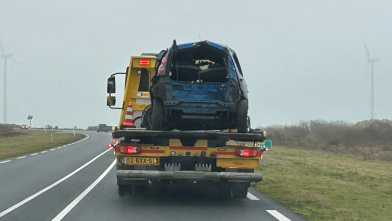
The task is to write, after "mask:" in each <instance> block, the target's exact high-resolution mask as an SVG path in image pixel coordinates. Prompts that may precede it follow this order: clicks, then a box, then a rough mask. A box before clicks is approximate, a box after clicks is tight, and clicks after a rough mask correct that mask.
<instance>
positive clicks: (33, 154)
mask: <svg viewBox="0 0 392 221" xmlns="http://www.w3.org/2000/svg"><path fill="white" fill-rule="evenodd" d="M37 154H38V153H32V154H30V155H31V156H35V155H37Z"/></svg>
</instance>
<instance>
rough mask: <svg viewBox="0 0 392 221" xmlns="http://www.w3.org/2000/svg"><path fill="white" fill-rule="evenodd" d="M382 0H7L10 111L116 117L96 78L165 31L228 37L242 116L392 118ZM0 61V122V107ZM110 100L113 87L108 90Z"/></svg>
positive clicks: (43, 121) (21, 115)
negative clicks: (370, 59)
mask: <svg viewBox="0 0 392 221" xmlns="http://www.w3.org/2000/svg"><path fill="white" fill-rule="evenodd" d="M391 12H392V1H390V0H385V1H380V0H378V1H374V0H369V1H368V0H360V1H357V0H352V1H348V0H343V1H341V0H335V1H315V0H295V1H290V0H274V1H227V0H225V1H200V0H199V1H180V0H179V1H174V0H171V1H125V0H124V1H87V0H73V1H61V0H57V1H50V0H41V1H31V0H30V1H27V0H18V1H6V0H0V37H1V39H2V40H3V44H4V47H5V51H6V52H10V53H12V54H13V57H12V58H14V59H16V60H18V61H20V62H23V64H18V63H16V62H12V61H9V62H8V122H9V123H16V124H28V121H27V116H28V115H33V116H34V118H33V123H32V125H33V126H44V125H47V124H50V125H53V126H54V125H58V126H60V127H73V126H78V127H87V126H89V125H98V124H99V123H108V124H110V125H117V124H118V120H119V115H120V112H119V111H118V110H110V109H109V108H108V107H106V96H107V94H106V91H105V90H106V79H107V77H108V76H109V75H110V74H111V73H114V72H121V71H125V68H126V66H127V65H128V63H129V58H130V56H131V55H139V54H140V53H142V52H159V51H160V50H161V49H164V48H166V47H168V46H169V45H170V44H171V42H172V41H173V39H176V40H177V42H178V43H184V42H192V41H197V40H198V39H199V36H200V37H201V39H202V40H204V39H207V40H210V41H214V42H218V43H222V44H227V45H228V46H230V47H231V48H233V49H234V50H235V51H236V52H237V54H238V56H239V60H240V63H241V66H242V69H243V71H244V74H245V78H246V81H247V84H248V88H249V92H250V113H249V114H250V117H251V119H252V126H266V125H273V124H292V123H297V122H298V121H300V120H311V119H324V120H345V121H349V122H357V121H360V120H365V119H369V118H370V83H369V82H370V75H369V74H367V73H366V67H367V57H366V54H365V50H364V46H363V42H366V44H367V45H368V48H369V50H370V52H371V53H372V55H374V57H380V58H381V60H380V61H379V62H376V64H375V117H376V118H388V119H392V111H391V110H392V102H391V99H390V97H391V94H392V87H391V85H392V75H391V71H392V13H391ZM3 75H4V68H3V62H2V61H1V63H0V82H1V83H0V88H1V90H0V101H1V104H0V105H1V108H0V117H1V119H0V122H2V121H3V120H2V115H3V108H2V107H3ZM117 96H118V99H120V100H121V99H122V94H121V93H117Z"/></svg>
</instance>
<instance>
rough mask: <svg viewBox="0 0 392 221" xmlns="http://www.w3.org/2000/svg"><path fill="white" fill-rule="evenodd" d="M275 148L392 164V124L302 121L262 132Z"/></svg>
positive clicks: (371, 121)
mask: <svg viewBox="0 0 392 221" xmlns="http://www.w3.org/2000/svg"><path fill="white" fill-rule="evenodd" d="M260 129H262V130H265V131H266V132H267V136H268V138H269V139H270V140H272V141H273V143H274V144H275V145H283V146H289V147H292V148H302V149H317V150H323V151H329V152H335V153H340V154H354V155H359V156H362V157H363V158H364V159H379V160H388V161H391V160H392V148H391V146H392V121H388V120H370V121H366V122H359V123H357V124H355V125H353V124H351V123H347V122H343V121H329V122H327V121H323V120H314V121H302V122H300V123H298V124H297V125H291V126H288V125H285V126H279V125H275V126H269V127H264V128H260Z"/></svg>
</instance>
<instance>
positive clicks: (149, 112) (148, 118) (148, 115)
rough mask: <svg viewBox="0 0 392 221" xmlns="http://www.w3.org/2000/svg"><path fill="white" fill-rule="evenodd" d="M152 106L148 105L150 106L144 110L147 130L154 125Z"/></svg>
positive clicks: (144, 121) (144, 123)
mask: <svg viewBox="0 0 392 221" xmlns="http://www.w3.org/2000/svg"><path fill="white" fill-rule="evenodd" d="M151 118H152V107H151V106H148V108H147V109H146V110H145V111H144V115H143V125H144V127H145V128H146V129H147V130H151V125H152V123H151V122H152V119H151Z"/></svg>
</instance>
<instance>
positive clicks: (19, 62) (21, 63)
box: [8, 58, 23, 64]
mask: <svg viewBox="0 0 392 221" xmlns="http://www.w3.org/2000/svg"><path fill="white" fill-rule="evenodd" d="M8 59H10V60H12V61H15V62H18V63H19V64H23V63H22V62H20V61H17V60H15V59H13V58H8Z"/></svg>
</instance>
